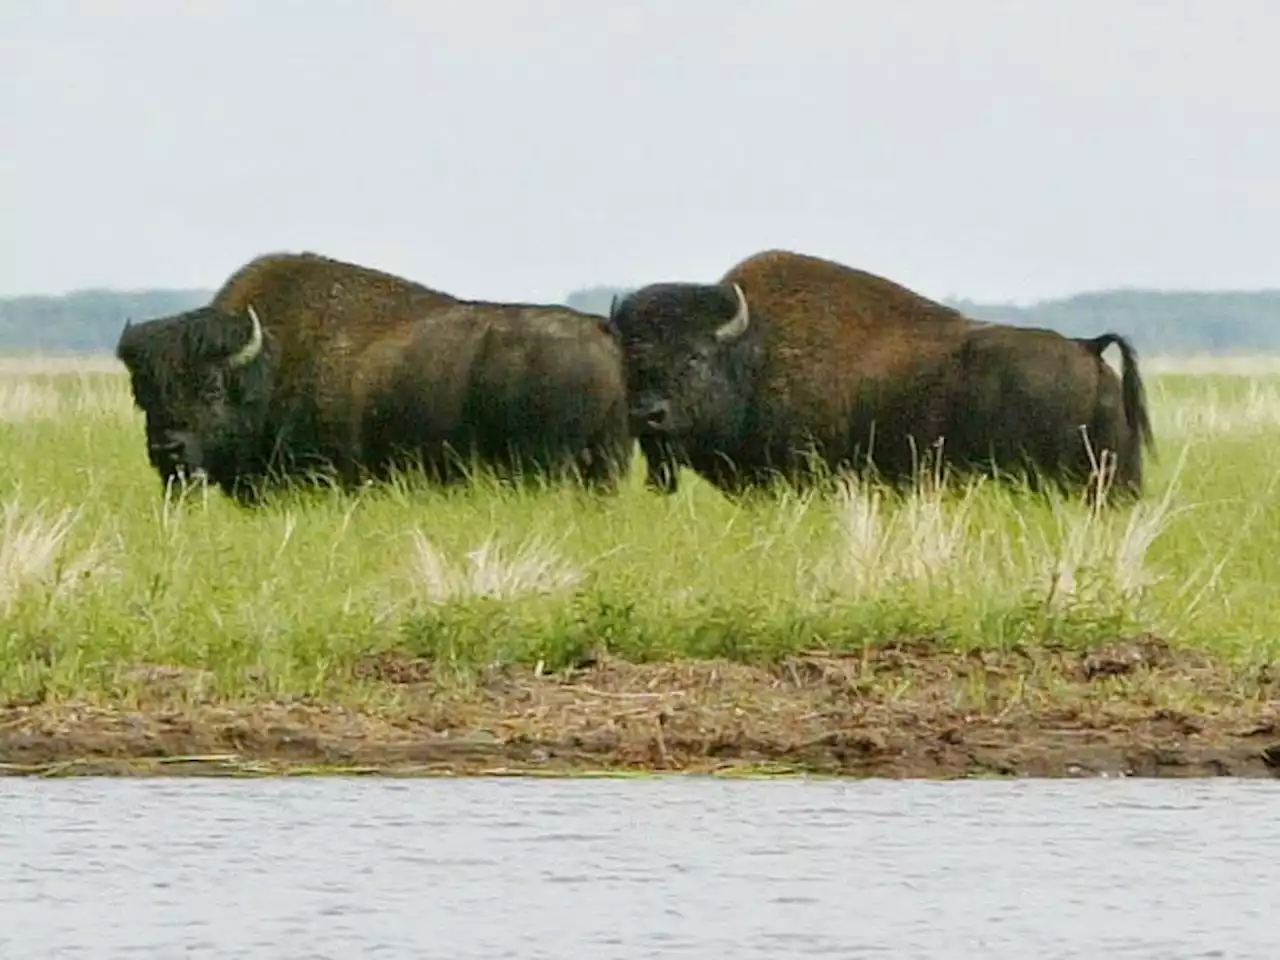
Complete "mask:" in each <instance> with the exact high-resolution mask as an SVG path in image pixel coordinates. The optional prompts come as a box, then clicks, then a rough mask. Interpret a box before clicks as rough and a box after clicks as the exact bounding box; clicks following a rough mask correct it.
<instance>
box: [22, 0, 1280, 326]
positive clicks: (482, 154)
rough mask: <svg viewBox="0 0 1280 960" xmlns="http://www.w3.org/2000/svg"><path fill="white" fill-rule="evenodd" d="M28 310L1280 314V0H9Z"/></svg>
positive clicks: (23, 263)
mask: <svg viewBox="0 0 1280 960" xmlns="http://www.w3.org/2000/svg"><path fill="white" fill-rule="evenodd" d="M0 136H2V138H3V139H2V140H0V295H12V294H19V293H56V292H63V291H66V290H68V289H72V288H76V287H83V286H110V287H117V288H129V287H141V286H170V287H172V286H183V287H191V286H195V287H213V286H216V285H217V284H218V283H220V282H221V281H222V280H223V279H224V278H225V277H226V275H227V274H228V273H230V272H231V271H232V270H234V269H235V268H236V267H237V266H239V265H240V264H241V263H243V262H244V261H246V260H248V259H250V258H251V257H253V256H255V255H257V254H259V253H263V252H267V251H272V250H304V249H306V250H314V251H318V252H321V253H326V254H329V255H331V256H337V257H341V258H344V259H350V260H355V261H358V262H361V263H366V264H369V265H371V266H377V267H380V268H382V269H387V270H391V271H394V272H398V273H401V274H404V275H407V276H410V277H412V278H414V279H416V280H420V281H422V282H425V283H429V284H432V285H434V286H437V287H441V288H444V289H447V290H450V291H452V292H454V293H458V294H461V295H464V296H475V297H488V298H493V299H533V300H556V299H560V298H562V297H564V296H565V295H566V294H567V293H568V292H569V291H571V290H573V289H575V288H578V287H581V286H584V285H589V284H594V283H620V284H638V283H643V282H649V281H653V280H659V279H707V280H711V279H715V278H716V277H718V276H719V275H720V274H722V273H723V272H724V271H725V270H726V269H727V268H728V267H729V266H730V265H731V264H732V263H734V262H735V261H736V260H738V259H740V258H741V257H743V256H746V255H748V254H750V253H753V252H755V251H757V250H761V249H764V248H768V247H789V248H792V249H797V250H802V251H805V252H810V253H816V254H819V255H822V256H827V257H831V258H834V259H837V260H841V261H844V262H846V263H849V264H852V265H856V266H860V267H863V268H865V269H869V270H873V271H876V272H878V273H883V274H886V275H888V276H891V277H893V278H894V279H896V280H898V281H900V282H902V283H906V284H907V285H909V286H912V287H914V288H916V289H917V290H919V291H920V292H922V293H926V294H928V295H931V296H935V297H945V296H951V295H964V296H972V297H977V298H984V299H1013V300H1018V301H1026V300H1031V299H1036V298H1040V297H1045V296H1055V295H1061V294H1066V293H1070V292H1074V291H1078V290H1082V289H1091V288H1099V287H1108V286H1117V285H1124V286H1158V287H1171V288H1183V289H1185V288H1202V289H1204V288H1210V289H1214V288H1258V287H1280V3H1278V2H1276V0H1252V2H1251V0H1071V2H1069V3H1068V2H1056V0H1055V2H1050V0H1022V2H1014V0H892V2H885V0H874V2H864V0H768V2H766V0H644V2H641V0H456V2H445V0H417V2H410V0H402V2H375V0H351V2H339V0H306V2H301V0H295V2H285V0H235V2H232V0H222V2H203V3H197V2H194V0H128V2H125V0H81V2H74V0H38V2H34V0H33V2H26V0H0Z"/></svg>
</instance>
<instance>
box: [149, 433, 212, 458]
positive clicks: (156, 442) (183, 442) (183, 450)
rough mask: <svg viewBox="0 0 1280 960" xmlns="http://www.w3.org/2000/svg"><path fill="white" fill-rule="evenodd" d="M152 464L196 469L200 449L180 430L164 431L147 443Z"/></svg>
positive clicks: (189, 436)
mask: <svg viewBox="0 0 1280 960" xmlns="http://www.w3.org/2000/svg"><path fill="white" fill-rule="evenodd" d="M147 448H148V450H149V451H150V453H151V459H152V462H154V463H155V464H157V465H158V466H159V465H163V466H168V467H183V466H185V467H198V466H199V465H200V448H199V445H198V444H197V443H196V442H195V438H194V437H193V436H191V435H190V434H188V433H186V432H185V431H182V430H165V431H164V432H162V433H158V434H156V435H154V436H153V437H152V438H151V440H150V441H148V443H147Z"/></svg>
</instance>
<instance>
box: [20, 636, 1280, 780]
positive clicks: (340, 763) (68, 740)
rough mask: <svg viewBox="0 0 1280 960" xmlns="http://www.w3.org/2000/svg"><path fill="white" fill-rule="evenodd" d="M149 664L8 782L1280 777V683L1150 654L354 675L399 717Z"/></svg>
mask: <svg viewBox="0 0 1280 960" xmlns="http://www.w3.org/2000/svg"><path fill="white" fill-rule="evenodd" d="M146 669H149V670H151V671H152V675H151V676H150V679H149V680H148V682H147V683H146V685H145V690H146V696H145V697H144V698H143V700H142V705H141V706H138V707H133V708H125V707H119V706H112V705H103V704H92V705H90V704H74V703H58V704H55V703H41V704H32V705H26V706H13V705H11V706H8V707H6V708H3V709H0V764H2V765H3V766H2V767H0V772H7V773H11V774H24V773H25V774H45V775H52V774H75V773H93V774H103V773H114V774H139V773H141V774H254V773H277V772H294V773H298V772H307V771H309V770H310V771H315V770H318V769H324V770H327V771H335V772H341V771H344V770H345V771H348V772H358V771H362V772H370V773H395V774H464V775H465V774H485V773H490V774H494V773H548V774H553V773H587V772H623V771H685V772H713V771H714V772H733V771H779V772H780V771H796V772H799V771H806V772H813V773H828V774H840V775H853V776H883V777H963V776H982V775H1003V776H1042V777H1043V776H1048V777H1064V776H1093V775H1101V774H1109V775H1131V776H1224V775H1225V776H1259V777H1262V776H1280V669H1277V670H1276V671H1275V672H1276V675H1277V676H1276V679H1275V680H1273V678H1272V676H1271V671H1270V670H1269V669H1267V668H1262V669H1258V670H1251V671H1247V672H1246V671H1238V670H1236V671H1232V670H1227V669H1225V668H1223V667H1220V666H1217V665H1215V664H1213V663H1212V662H1210V661H1208V660H1206V659H1204V658H1202V657H1198V656H1195V655H1192V654H1189V653H1185V652H1178V651H1174V650H1171V649H1169V647H1168V646H1167V645H1165V644H1164V643H1162V642H1161V641H1159V640H1156V639H1153V638H1149V637H1144V638H1138V639H1136V640H1133V641H1129V642H1125V643H1119V644H1117V645H1115V646H1114V647H1113V648H1110V649H1108V650H1104V651H1101V652H1094V653H1092V654H1089V655H1081V654H1073V653H1068V652H1064V651H1056V650H1053V649H1039V650H1035V651H1019V652H1012V653H1001V654H995V653H990V652H984V653H979V652H973V653H969V654H962V653H954V652H950V653H948V652H943V651H940V650H939V649H937V648H936V647H935V646H933V645H932V644H930V643H928V642H925V641H922V642H919V643H911V644H897V645H892V646H887V647H880V648H877V649H875V650H873V651H869V652H868V653H866V654H865V655H864V654H859V655H857V656H843V657H835V656H828V655H823V654H818V653H815V654H812V655H806V656H802V657H797V658H794V659H792V660H789V661H787V662H784V663H781V664H778V665H774V666H770V667H748V666H742V665H735V664H729V663H707V662H698V663H681V664H660V665H641V666H637V665H632V664H626V663H621V662H618V661H615V660H609V659H605V660H601V661H598V662H595V663H593V664H590V665H586V666H584V667H583V668H582V669H579V670H575V671H573V672H571V673H568V674H556V675H552V676H538V675H535V673H534V672H533V671H530V670H523V669H516V668H504V669H494V670H490V671H488V672H487V673H485V674H484V675H482V676H481V677H479V678H478V679H476V680H475V682H474V683H471V684H460V683H458V682H457V681H456V680H450V681H447V682H446V681H444V680H441V679H439V678H437V677H435V676H433V671H432V669H431V666H430V664H428V663H426V662H423V661H415V660H412V659H407V658H404V657H399V656H394V655H383V656H380V657H375V658H370V659H368V660H366V661H364V662H362V663H361V664H359V665H358V666H357V668H356V669H355V671H354V673H355V674H356V678H355V679H356V681H357V682H358V683H359V684H362V685H363V689H364V691H365V692H366V693H369V692H373V693H380V694H382V696H380V697H374V698H372V701H371V702H373V701H376V700H379V699H380V700H381V701H382V704H383V705H382V706H379V707H376V708H375V707H366V708H363V709H358V710H357V709H352V708H348V707H341V706H335V705H330V704H323V703H317V702H313V701H305V700H304V701H299V702H293V703H276V702H273V703H261V704H253V705H226V704H218V703H213V702H207V701H206V700H205V699H204V698H203V697H202V696H201V694H200V689H199V688H200V684H199V682H198V677H195V676H194V675H192V674H191V672H189V671H180V670H175V669H172V668H157V667H148V668H146ZM392 692H394V694H395V696H394V697H392V696H388V694H390V693H392Z"/></svg>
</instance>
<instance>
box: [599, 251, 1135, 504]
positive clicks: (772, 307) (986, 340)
mask: <svg viewBox="0 0 1280 960" xmlns="http://www.w3.org/2000/svg"><path fill="white" fill-rule="evenodd" d="M610 323H611V324H612V325H613V326H614V328H615V331H616V335H617V336H618V337H619V339H620V340H621V342H622V345H623V351H624V354H625V356H626V365H627V379H628V392H629V396H630V407H631V416H632V432H633V434H634V435H636V436H637V437H638V438H639V439H640V441H641V445H642V448H643V449H644V452H645V454H646V457H648V458H650V460H651V462H650V469H649V482H650V484H651V485H654V486H657V487H659V488H660V489H664V490H666V491H668V492H670V491H672V490H674V489H675V470H674V466H675V464H676V463H677V462H679V463H684V464H687V465H688V466H690V467H692V468H693V469H694V470H695V471H696V472H697V473H699V474H701V475H702V476H703V477H705V478H706V479H708V480H710V481H711V482H712V483H714V484H716V485H717V486H718V487H720V488H721V489H722V490H724V491H725V492H740V491H742V490H744V489H746V488H747V487H750V486H753V485H757V484H764V483H767V482H768V481H769V480H770V479H773V478H776V477H778V476H783V477H785V478H787V479H789V480H790V481H792V482H793V483H799V484H801V485H803V484H805V483H807V482H809V481H811V480H812V479H813V478H814V476H815V473H814V471H813V469H812V468H813V467H814V466H815V465H820V466H821V469H822V470H823V471H824V472H837V471H846V470H847V471H854V472H861V471H863V470H865V469H866V468H867V467H868V466H871V467H873V468H874V472H875V473H876V474H878V475H879V476H880V478H881V479H883V480H885V481H887V482H890V483H894V484H898V483H902V482H906V481H910V480H911V478H912V477H914V476H916V475H918V471H919V469H920V467H921V466H922V462H923V461H924V458H925V456H926V455H928V454H930V451H940V454H941V460H942V463H944V464H947V465H949V466H951V467H952V468H961V469H964V470H977V471H982V472H990V473H998V474H1002V475H1004V476H1009V475H1012V474H1016V475H1019V476H1022V477H1024V478H1026V479H1027V480H1029V481H1030V483H1031V484H1032V485H1033V486H1034V485H1038V484H1039V481H1042V480H1048V481H1051V482H1053V483H1055V484H1056V485H1058V486H1059V487H1060V488H1065V489H1079V488H1080V486H1082V485H1083V484H1085V483H1088V482H1089V481H1090V476H1091V474H1094V475H1095V476H1096V465H1099V464H1102V463H1103V459H1104V455H1103V451H1104V450H1106V451H1110V456H1109V457H1108V458H1107V460H1108V461H1109V462H1110V464H1111V468H1110V469H1111V471H1112V482H1111V485H1110V488H1109V489H1110V491H1111V493H1113V494H1114V493H1117V492H1125V493H1127V494H1130V495H1133V496H1138V495H1140V494H1141V490H1142V448H1143V446H1144V445H1146V446H1147V447H1152V445H1153V442H1152V434H1151V425H1150V421H1149V419H1148V415H1147V405H1146V396H1145V391H1144V389H1143V385H1142V380H1141V377H1140V375H1139V372H1138V366H1137V362H1136V359H1135V357H1134V352H1133V350H1132V348H1131V347H1130V345H1129V343H1128V341H1126V340H1125V339H1124V338H1123V337H1121V336H1119V335H1117V334H1114V333H1108V334H1104V335H1103V336H1100V337H1097V338H1094V339H1092V340H1088V339H1071V338H1068V337H1065V336H1062V335H1060V334H1058V333H1054V332H1052V331H1048V330H1038V329H1027V328H1018V327H1012V326H1004V325H999V324H989V323H981V322H979V321H976V320H973V319H970V318H968V317H966V316H964V315H963V314H961V313H959V312H957V311H956V310H953V309H951V308H949V307H946V306H944V305H942V304H939V303H936V302H934V301H932V300H929V299H927V298H925V297H922V296H920V295H918V294H916V293H913V292H912V291H910V290H908V289H906V288H905V287H902V286H899V285H898V284H896V283H893V282H891V281H889V280H886V279H883V278H881V277H877V276H874V275H873V274H870V273H866V272H863V271H860V270H855V269H852V268H850V267H846V266H843V265H841V264H838V263H834V262H831V261H828V260H823V259H820V258H817V257H811V256H805V255H801V254H796V253H790V252H786V251H777V250H775V251H767V252H765V253H761V254H757V255H755V256H752V257H749V258H748V259H746V260H744V261H742V262H741V263H739V264H737V265H736V266H734V267H733V268H732V269H730V270H729V271H728V273H726V274H725V276H724V277H723V278H722V279H721V281H720V282H719V283H716V284H695V283H656V284H651V285H648V286H645V287H642V288H640V289H639V290H636V291H634V292H632V293H631V294H629V295H627V296H625V297H622V298H620V299H618V300H615V302H614V305H613V308H612V310H611V311H610ZM1111 344H1116V345H1118V346H1119V348H1120V351H1121V354H1122V358H1123V377H1118V376H1117V375H1116V373H1115V372H1114V371H1113V370H1112V369H1111V368H1110V367H1109V366H1108V365H1107V364H1106V363H1105V362H1104V361H1103V359H1102V352H1103V351H1104V350H1105V349H1106V348H1107V347H1108V346H1109V345H1111ZM1082 428H1083V429H1082ZM934 455H935V456H936V453H935V454H934ZM815 458H816V460H815ZM655 460H656V461H657V462H656V463H655V462H654V461H655ZM934 462H935V464H936V463H937V461H936V460H935V461H934ZM993 468H994V469H993Z"/></svg>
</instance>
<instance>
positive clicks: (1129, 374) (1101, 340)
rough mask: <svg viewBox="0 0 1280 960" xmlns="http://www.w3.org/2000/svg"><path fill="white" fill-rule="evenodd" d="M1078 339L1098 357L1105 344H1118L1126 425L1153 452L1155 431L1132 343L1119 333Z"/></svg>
mask: <svg viewBox="0 0 1280 960" xmlns="http://www.w3.org/2000/svg"><path fill="white" fill-rule="evenodd" d="M1081 342H1082V343H1083V344H1084V345H1085V346H1086V347H1088V348H1089V350H1090V351H1091V352H1092V353H1093V354H1094V356H1096V357H1097V358H1098V360H1099V361H1101V360H1102V352H1103V351H1104V350H1106V349H1107V347H1109V346H1111V345H1112V344H1115V345H1116V346H1118V347H1119V348H1120V357H1121V361H1122V369H1123V373H1122V375H1121V377H1120V389H1121V394H1122V396H1123V398H1124V418H1125V419H1126V420H1127V421H1128V422H1129V427H1130V428H1131V429H1133V430H1136V431H1137V434H1138V442H1139V443H1141V444H1142V445H1143V446H1144V447H1146V448H1147V451H1148V452H1149V453H1151V455H1152V456H1155V434H1154V432H1153V431H1152V429H1151V416H1150V414H1149V413H1148V410H1147V388H1146V387H1145V386H1144V385H1143V382H1142V374H1141V373H1140V372H1139V370H1138V354H1137V351H1135V350H1134V349H1133V344H1131V343H1130V342H1129V341H1128V339H1127V338H1125V337H1123V336H1121V335H1120V334H1118V333H1104V334H1103V335H1102V336H1100V337H1094V338H1093V339H1092V340H1082V341H1081Z"/></svg>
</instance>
